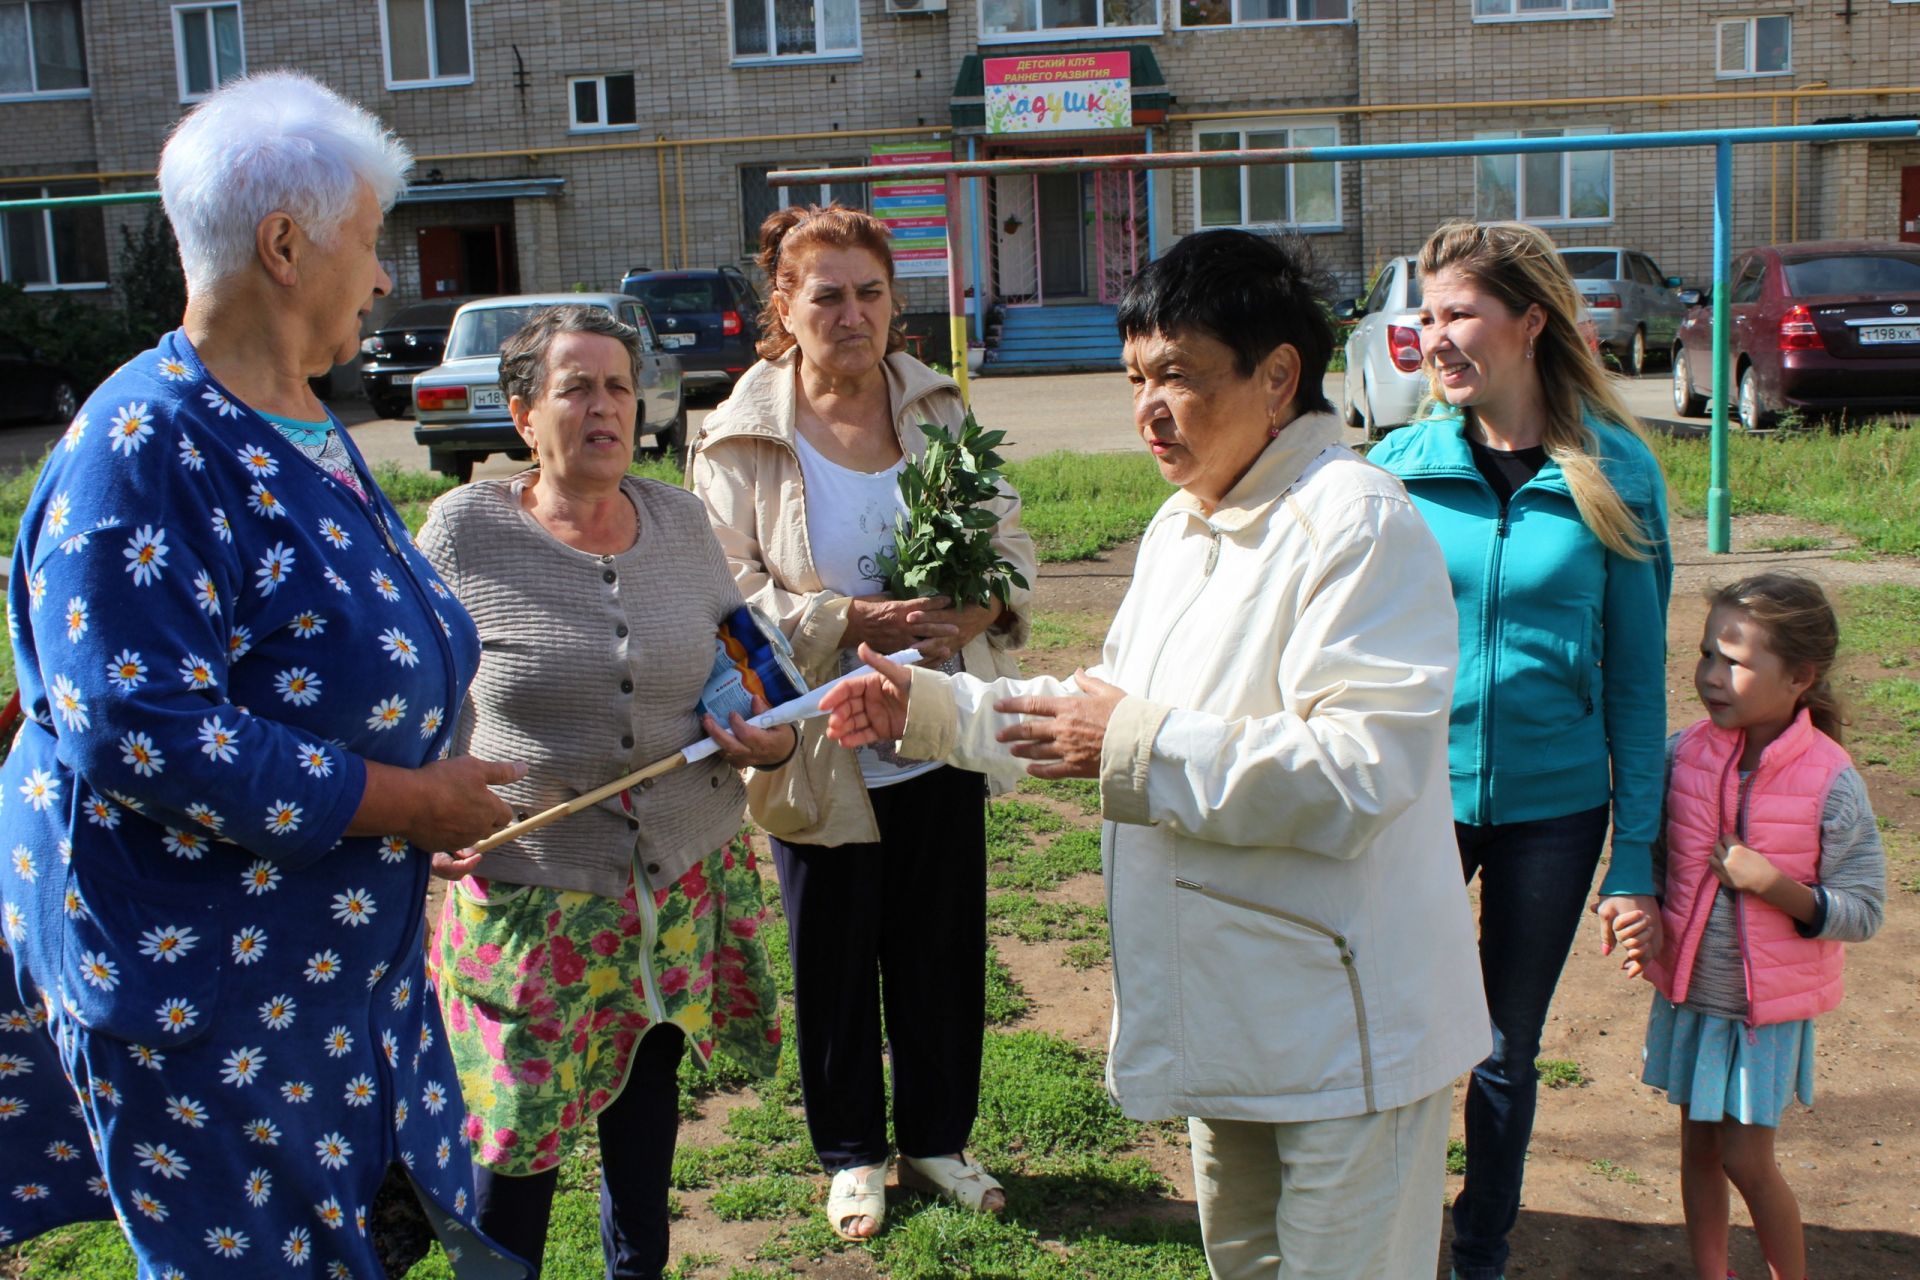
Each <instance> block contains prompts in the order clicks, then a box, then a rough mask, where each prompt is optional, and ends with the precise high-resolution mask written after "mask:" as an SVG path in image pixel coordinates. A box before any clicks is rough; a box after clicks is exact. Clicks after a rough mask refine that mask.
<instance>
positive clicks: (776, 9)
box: [728, 0, 860, 61]
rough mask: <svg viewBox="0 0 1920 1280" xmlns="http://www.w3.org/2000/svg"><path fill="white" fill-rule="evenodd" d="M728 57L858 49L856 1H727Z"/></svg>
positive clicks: (840, 54) (844, 53) (830, 54)
mask: <svg viewBox="0 0 1920 1280" xmlns="http://www.w3.org/2000/svg"><path fill="white" fill-rule="evenodd" d="M728 3H730V4H731V5H732V6H733V56H734V58H735V59H736V60H738V61H747V60H754V61H757V60H759V59H763V58H845V57H857V56H858V55H859V53H860V0H728Z"/></svg>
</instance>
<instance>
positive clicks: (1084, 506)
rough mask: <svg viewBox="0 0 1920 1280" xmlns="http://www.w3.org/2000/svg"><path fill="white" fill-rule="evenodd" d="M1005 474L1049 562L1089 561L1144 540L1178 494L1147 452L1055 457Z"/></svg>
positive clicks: (1014, 466) (1021, 464)
mask: <svg viewBox="0 0 1920 1280" xmlns="http://www.w3.org/2000/svg"><path fill="white" fill-rule="evenodd" d="M1005 475H1006V477H1007V481H1008V483H1010V484H1011V485H1013V487H1014V488H1015V489H1016V490H1017V491H1018V492H1019V494H1020V502H1021V510H1022V518H1021V519H1022V523H1023V524H1024V525H1025V526H1026V529H1027V532H1028V533H1031V534H1032V535H1033V541H1034V544H1035V546H1036V548H1037V549H1038V551H1039V554H1040V559H1042V560H1044V561H1057V560H1084V559H1086V558H1087V557H1089V556H1094V555H1098V554H1099V553H1100V552H1102V551H1105V550H1106V549H1107V548H1109V547H1113V546H1118V545H1119V544H1120V543H1122V542H1125V541H1127V540H1128V539H1130V538H1134V537H1138V536H1139V534H1140V531H1141V530H1143V529H1145V528H1146V527H1147V521H1148V520H1150V519H1152V518H1153V513H1154V512H1155V511H1158V510H1159V509H1160V504H1161V503H1163V502H1165V501H1166V500H1167V495H1168V494H1170V493H1172V492H1173V490H1172V489H1171V488H1170V487H1169V486H1168V484H1167V482H1166V481H1165V480H1163V479H1161V477H1160V468H1159V466H1158V465H1156V464H1155V462H1154V461H1153V459H1152V458H1151V457H1149V456H1147V455H1146V454H1144V453H1049V454H1044V455H1042V456H1040V457H1038V458H1032V459H1029V460H1028V461H1026V462H1010V463H1008V464H1007V466H1006V468H1005Z"/></svg>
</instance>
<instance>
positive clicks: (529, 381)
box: [500, 302, 640, 404]
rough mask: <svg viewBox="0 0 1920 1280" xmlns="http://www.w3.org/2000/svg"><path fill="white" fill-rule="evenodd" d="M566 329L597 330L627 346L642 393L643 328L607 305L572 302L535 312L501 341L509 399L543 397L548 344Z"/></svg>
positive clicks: (503, 382)
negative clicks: (641, 338) (615, 313)
mask: <svg viewBox="0 0 1920 1280" xmlns="http://www.w3.org/2000/svg"><path fill="white" fill-rule="evenodd" d="M563 333H597V334H599V335H600V336H601V337H603V338H612V339H613V340H614V341H615V342H617V343H619V344H620V345H621V346H623V347H625V348H626V349H627V363H628V364H629V365H631V366H632V370H633V389H634V392H635V394H638V393H639V390H640V331H639V330H638V329H636V328H634V327H633V326H632V325H630V324H627V323H625V322H624V321H622V320H620V319H619V318H618V317H617V316H615V315H614V314H613V312H611V311H609V310H607V309H606V308H605V307H589V306H585V305H583V304H581V303H578V302H569V303H565V304H564V305H561V306H558V307H546V308H543V309H542V310H539V311H536V312H534V313H533V314H532V315H531V316H529V317H528V318H527V322H526V323H525V324H523V325H521V326H520V327H519V328H518V329H517V330H515V331H514V334H513V336H512V337H511V338H508V339H507V340H506V341H505V342H504V343H502V344H501V345H500V390H501V391H503V392H505V393H506V395H507V398H508V399H509V400H511V399H512V398H513V397H514V396H519V397H520V398H521V399H522V400H525V401H526V402H527V403H528V404H532V403H533V402H534V401H535V400H538V399H539V398H540V393H541V392H542V391H545V390H546V389H547V348H548V347H551V346H552V345H553V340H554V339H555V338H557V337H559V336H560V335H561V334H563Z"/></svg>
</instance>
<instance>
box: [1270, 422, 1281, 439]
mask: <svg viewBox="0 0 1920 1280" xmlns="http://www.w3.org/2000/svg"><path fill="white" fill-rule="evenodd" d="M1279 438H1280V428H1279V427H1277V426H1272V425H1269V426H1268V427H1267V439H1269V440H1278V439H1279Z"/></svg>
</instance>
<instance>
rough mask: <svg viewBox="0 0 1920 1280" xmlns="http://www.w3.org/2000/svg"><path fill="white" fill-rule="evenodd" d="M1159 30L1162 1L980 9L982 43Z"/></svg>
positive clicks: (988, 1) (1074, 1)
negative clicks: (1054, 35) (985, 40)
mask: <svg viewBox="0 0 1920 1280" xmlns="http://www.w3.org/2000/svg"><path fill="white" fill-rule="evenodd" d="M1171 2H1172V3H1180V0H1171ZM1242 2H1243V3H1254V2H1258V0H1242ZM1264 2H1265V3H1266V4H1268V5H1272V4H1274V3H1276V2H1277V3H1278V4H1279V6H1280V7H1281V8H1285V7H1286V4H1287V0H1264ZM1308 2H1309V3H1314V2H1315V0H1308ZM1159 29H1160V0H981V5H980V35H981V38H982V39H990V38H994V37H998V38H1000V39H1005V40H1021V39H1045V38H1047V37H1048V36H1051V35H1053V34H1055V33H1058V32H1066V31H1071V32H1073V33H1075V34H1076V35H1086V34H1089V33H1093V34H1108V35H1118V34H1122V33H1131V32H1140V31H1158V30H1159Z"/></svg>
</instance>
